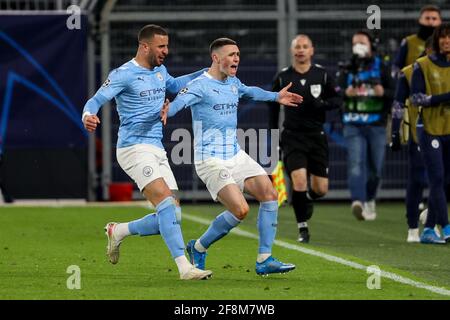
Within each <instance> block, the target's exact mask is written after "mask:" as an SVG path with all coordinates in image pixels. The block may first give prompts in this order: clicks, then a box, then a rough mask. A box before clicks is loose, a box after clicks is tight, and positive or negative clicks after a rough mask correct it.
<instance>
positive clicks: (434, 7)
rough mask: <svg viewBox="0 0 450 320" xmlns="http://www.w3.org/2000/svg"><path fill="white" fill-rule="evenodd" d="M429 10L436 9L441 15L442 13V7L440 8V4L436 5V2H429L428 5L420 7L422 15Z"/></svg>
mask: <svg viewBox="0 0 450 320" xmlns="http://www.w3.org/2000/svg"><path fill="white" fill-rule="evenodd" d="M427 11H434V12H437V13H439V16H440V15H441V8H439V7H438V6H436V5H434V4H427V5H426V6H423V7H422V8H421V9H420V16H422V14H423V13H424V12H427Z"/></svg>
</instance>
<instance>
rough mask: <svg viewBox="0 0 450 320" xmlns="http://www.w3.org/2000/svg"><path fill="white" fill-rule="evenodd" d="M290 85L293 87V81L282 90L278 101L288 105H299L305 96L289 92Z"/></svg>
mask: <svg viewBox="0 0 450 320" xmlns="http://www.w3.org/2000/svg"><path fill="white" fill-rule="evenodd" d="M290 87H292V82H289V84H288V85H287V86H286V87H284V88H283V89H281V90H280V92H279V93H278V99H277V102H278V103H280V104H282V105H285V106H288V107H297V106H298V105H299V104H300V103H302V102H303V97H302V96H301V95H298V94H296V93H293V92H289V91H288V89H289V88H290Z"/></svg>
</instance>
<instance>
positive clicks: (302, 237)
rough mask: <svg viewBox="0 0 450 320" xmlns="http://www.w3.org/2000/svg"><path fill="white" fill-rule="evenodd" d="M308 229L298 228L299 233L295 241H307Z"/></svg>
mask: <svg viewBox="0 0 450 320" xmlns="http://www.w3.org/2000/svg"><path fill="white" fill-rule="evenodd" d="M309 238H310V235H309V231H308V228H302V230H300V235H299V236H298V239H297V241H298V242H301V243H309Z"/></svg>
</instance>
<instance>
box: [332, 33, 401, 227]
mask: <svg viewBox="0 0 450 320" xmlns="http://www.w3.org/2000/svg"><path fill="white" fill-rule="evenodd" d="M352 45H353V47H352V51H353V55H352V58H351V61H350V62H349V63H347V64H346V65H344V66H343V67H341V70H340V71H339V72H338V75H337V79H338V80H337V83H338V86H339V87H340V89H341V92H343V93H344V110H343V114H342V122H343V125H344V129H343V134H344V139H345V143H346V147H347V166H348V185H349V188H350V194H351V199H352V206H351V211H352V213H353V215H354V216H355V217H356V218H357V219H358V220H375V218H376V209H375V199H376V193H377V189H378V186H379V183H380V179H381V174H382V168H383V161H384V153H385V146H386V121H387V114H388V113H389V111H390V105H391V99H392V97H393V94H394V90H393V83H392V82H393V80H392V78H391V76H390V71H389V68H388V67H387V66H385V65H384V64H383V61H382V59H381V58H380V57H379V56H377V55H376V54H375V50H374V49H375V41H374V40H373V38H372V36H371V35H370V34H369V33H368V32H366V31H358V32H356V33H355V34H354V35H353V38H352Z"/></svg>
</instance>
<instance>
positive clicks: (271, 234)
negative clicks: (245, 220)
mask: <svg viewBox="0 0 450 320" xmlns="http://www.w3.org/2000/svg"><path fill="white" fill-rule="evenodd" d="M277 217H278V202H277V201H266V202H261V203H260V205H259V212H258V221H257V226H258V232H259V248H258V253H271V252H272V245H273V242H274V241H275V234H276V233H277Z"/></svg>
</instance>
